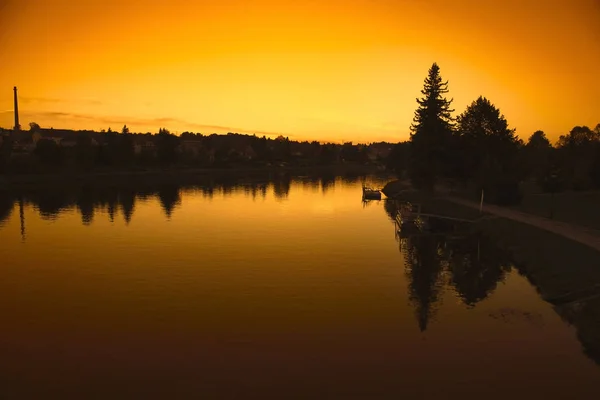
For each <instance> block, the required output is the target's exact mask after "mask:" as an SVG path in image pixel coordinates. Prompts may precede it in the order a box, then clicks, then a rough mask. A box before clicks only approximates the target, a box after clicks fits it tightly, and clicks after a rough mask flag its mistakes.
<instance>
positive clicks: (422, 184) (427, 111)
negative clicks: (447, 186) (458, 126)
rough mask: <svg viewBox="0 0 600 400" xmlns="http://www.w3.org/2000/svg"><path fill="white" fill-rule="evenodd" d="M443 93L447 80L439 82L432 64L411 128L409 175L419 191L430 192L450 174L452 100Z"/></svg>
mask: <svg viewBox="0 0 600 400" xmlns="http://www.w3.org/2000/svg"><path fill="white" fill-rule="evenodd" d="M446 93H448V81H445V82H444V81H442V77H441V76H440V67H439V66H438V65H437V64H436V63H433V65H432V66H431V68H429V72H428V75H427V77H426V78H425V83H424V85H423V90H421V94H423V97H422V98H420V99H417V103H418V105H419V107H418V108H417V109H416V110H415V116H414V118H413V123H412V125H411V127H410V130H411V134H410V144H411V145H410V154H411V157H410V162H409V169H408V173H409V177H410V179H411V181H412V184H413V185H414V186H415V187H417V188H420V189H426V190H433V188H434V185H435V182H436V180H437V179H439V177H441V176H447V175H448V174H449V170H448V164H449V156H450V154H449V153H450V151H449V146H450V144H451V139H452V131H453V128H454V119H453V118H452V116H451V113H452V112H454V110H453V109H451V108H450V105H451V103H452V99H450V100H447V99H446V97H445V96H444V95H445V94H446Z"/></svg>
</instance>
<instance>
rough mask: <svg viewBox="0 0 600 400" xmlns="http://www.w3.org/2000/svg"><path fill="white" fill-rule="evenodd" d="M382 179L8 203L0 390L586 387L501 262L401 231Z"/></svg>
mask: <svg viewBox="0 0 600 400" xmlns="http://www.w3.org/2000/svg"><path fill="white" fill-rule="evenodd" d="M385 181H386V179H384V178H377V177H356V176H354V177H334V176H328V177H322V176H321V177H300V176H299V177H291V176H278V177H271V178H269V179H263V180H235V179H233V180H231V179H228V180H226V181H225V182H220V181H218V180H216V181H211V182H208V183H203V184H199V185H197V186H187V187H179V186H176V185H164V184H163V185H161V186H159V187H143V188H136V187H135V185H132V187H120V188H119V187H112V188H102V189H99V188H90V187H88V188H80V189H77V190H66V189H65V190H58V189H56V190H47V189H46V190H39V191H35V190H28V191H26V192H24V193H23V194H22V195H19V196H15V197H10V196H8V195H6V194H4V195H2V196H4V197H3V198H2V200H0V268H1V271H2V279H0V316H1V318H2V328H1V329H0V354H1V357H0V398H3V399H24V398H27V399H28V398H56V399H65V398H77V399H87V398H111V399H114V398H206V399H234V398H235V399H239V398H259V399H265V398H277V399H289V398H302V399H318V398H328V399H330V398H340V399H350V398H360V399H387V398H393V399H397V398H410V399H417V398H419V399H421V398H424V399H428V398H439V399H441V398H444V399H446V398H448V399H449V398H462V399H470V398H476V399H496V398H506V397H511V398H546V399H550V398H552V399H554V398H557V399H563V398H572V399H588V398H597V397H595V395H596V394H598V393H600V387H599V386H598V382H600V368H599V366H598V365H597V364H596V363H595V362H594V360H593V359H592V358H590V357H587V356H586V355H585V354H584V351H583V349H582V345H581V343H580V342H579V341H578V339H577V334H576V329H575V327H573V326H570V325H569V324H568V323H566V322H565V321H564V320H563V319H561V317H560V316H559V315H558V314H557V313H556V312H555V311H554V309H553V308H552V306H551V305H550V304H548V303H546V302H545V301H543V300H542V299H541V298H540V296H539V295H538V293H537V291H536V287H535V286H534V285H532V284H531V283H530V282H529V280H528V279H527V277H526V276H525V275H524V274H523V273H522V272H520V271H518V270H517V268H515V267H514V265H513V264H512V262H511V256H510V254H507V253H506V252H505V251H503V250H501V249H499V248H497V247H496V246H495V245H494V243H491V242H490V241H489V240H487V239H486V238H485V237H481V236H478V235H474V234H472V233H469V232H468V229H467V231H465V232H462V231H461V230H459V231H458V234H457V233H456V232H455V233H453V235H452V237H450V236H449V235H446V234H443V233H442V234H436V235H422V236H412V237H411V236H408V237H405V238H403V237H400V236H399V235H398V234H397V233H396V229H395V225H394V222H393V220H392V218H391V217H392V214H393V212H392V211H393V210H391V206H390V204H389V203H387V204H386V202H385V201H384V200H382V201H370V202H368V203H364V202H362V200H361V185H362V183H363V182H366V183H368V184H370V185H373V186H381V185H382V184H383V183H384V182H385ZM461 232H462V233H461ZM592 393H593V394H594V395H591V394H592Z"/></svg>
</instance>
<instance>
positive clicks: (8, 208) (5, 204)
mask: <svg viewBox="0 0 600 400" xmlns="http://www.w3.org/2000/svg"><path fill="white" fill-rule="evenodd" d="M13 207H14V200H13V198H12V197H11V196H10V195H9V194H8V193H0V226H1V225H2V223H3V222H4V221H6V220H7V219H8V217H10V214H12V210H13Z"/></svg>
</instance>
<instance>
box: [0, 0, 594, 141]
mask: <svg viewBox="0 0 600 400" xmlns="http://www.w3.org/2000/svg"><path fill="white" fill-rule="evenodd" d="M142 4H143V6H142ZM482 4H483V5H482ZM598 21H600V1H599V0H562V1H555V0H547V1H540V0H521V1H517V0H506V1H503V2H491V1H490V2H480V1H475V0H463V1H451V2H450V1H442V0H428V1H421V0H404V1H402V0H395V1H392V0H333V1H317V0H300V1H291V0H256V1H254V0H246V1H241V0H219V1H216V0H215V1H209V0H196V1H189V0H164V1H163V0H146V1H144V2H141V1H132V0H86V1H81V2H75V1H72V0H0V60H2V61H1V65H2V66H1V67H0V68H1V69H0V71H1V73H0V88H3V89H1V91H0V93H3V94H1V95H0V126H3V127H11V126H12V124H13V116H12V114H11V112H12V111H11V110H12V87H13V86H14V85H17V86H18V87H19V95H20V103H19V105H20V111H21V113H20V114H21V124H22V125H23V126H27V124H28V123H29V122H31V121H35V122H37V123H39V124H40V125H41V126H42V127H50V126H53V127H55V128H56V127H66V128H76V129H84V128H89V129H97V130H99V129H102V128H104V129H106V128H108V127H109V126H110V127H112V128H113V129H120V128H121V127H122V126H123V124H127V125H128V126H129V127H130V128H131V129H132V131H153V132H156V131H157V130H158V128H159V127H161V126H163V127H166V128H168V129H170V130H171V131H178V132H182V131H185V130H191V131H195V132H202V133H213V132H217V133H221V132H227V131H237V132H246V133H254V132H256V133H259V134H262V133H266V134H269V133H271V134H275V135H276V134H279V133H282V134H284V135H288V136H289V137H290V138H294V139H318V140H331V141H340V140H348V141H350V140H352V141H355V142H358V141H361V142H371V141H379V140H389V141H394V142H395V141H399V140H404V139H406V138H407V137H408V131H409V126H410V123H411V120H412V117H413V112H414V109H415V107H416V102H415V98H416V97H417V96H419V90H420V89H421V87H422V84H423V79H424V77H425V75H426V73H427V69H428V68H429V66H430V65H431V63H432V62H434V61H436V62H438V64H439V65H440V67H441V72H442V77H443V78H444V79H448V80H449V81H450V82H449V88H450V96H452V97H454V99H455V103H454V105H455V108H456V110H457V112H462V111H463V110H464V108H465V107H466V105H467V104H469V103H470V102H471V101H473V100H474V99H475V98H477V97H478V96H479V95H484V96H486V97H488V98H489V99H490V100H491V101H492V102H493V103H494V104H495V105H496V106H498V107H499V108H500V110H501V111H502V112H503V113H504V115H505V116H506V118H507V120H508V122H509V124H510V126H512V127H514V128H517V133H518V134H519V135H520V136H521V137H524V138H527V137H528V136H529V135H530V134H531V133H532V132H533V131H535V130H537V129H542V130H544V131H545V132H546V133H547V134H548V136H549V137H550V138H551V139H556V138H557V137H558V135H560V134H563V133H566V132H568V131H569V130H570V129H571V128H572V127H573V126H575V125H589V126H595V125H596V124H597V123H598V122H600V95H599V93H600V75H599V72H598V71H599V70H600V67H599V66H600V23H599V22H598Z"/></svg>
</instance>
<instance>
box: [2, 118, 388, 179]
mask: <svg viewBox="0 0 600 400" xmlns="http://www.w3.org/2000/svg"><path fill="white" fill-rule="evenodd" d="M0 133H2V132H0ZM8 133H9V131H6V134H4V135H2V139H3V140H2V142H1V144H0V172H15V173H22V172H26V173H32V172H39V171H48V170H64V169H83V170H94V169H102V168H108V167H118V168H124V167H148V166H155V167H165V166H187V167H206V168H211V167H215V168H234V167H253V166H256V167H260V166H273V165H275V166H285V165H289V166H324V165H339V164H354V165H383V163H384V161H385V159H384V156H378V155H377V154H375V155H373V149H374V148H375V147H378V148H386V147H387V148H388V149H391V148H392V146H393V145H392V144H390V143H384V142H381V143H373V144H370V145H366V144H353V143H352V142H346V143H343V144H337V143H320V142H317V141H311V142H309V141H294V140H290V139H289V138H287V137H284V136H282V135H280V136H279V137H277V138H274V139H272V138H267V137H266V136H262V137H259V136H256V135H245V134H238V133H228V134H226V135H218V134H211V135H203V134H201V133H193V132H183V133H182V134H181V135H175V134H173V133H171V132H169V130H168V129H166V128H161V129H160V130H159V131H158V133H157V134H152V133H131V132H130V131H129V128H128V127H127V126H126V125H125V126H123V129H122V130H121V132H115V131H113V130H111V129H110V128H109V129H108V130H106V131H104V130H103V131H101V132H96V131H70V130H53V129H42V128H41V127H40V126H39V125H38V124H36V123H31V124H30V130H29V131H25V132H19V133H18V135H15V134H8ZM36 134H38V140H37V141H36V142H35V143H34V138H35V135H36ZM67 144H68V145H67ZM27 146H29V147H27ZM23 147H27V148H28V149H29V150H27V151H25V150H22V148H23ZM370 152H371V153H372V154H370ZM388 152H389V151H388Z"/></svg>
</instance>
